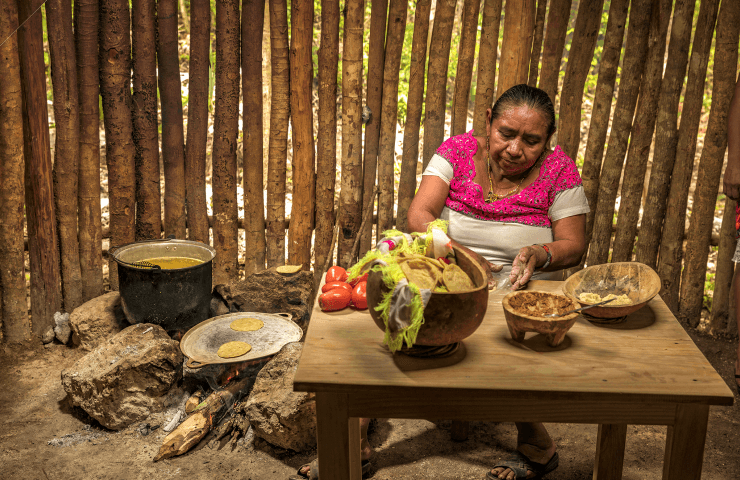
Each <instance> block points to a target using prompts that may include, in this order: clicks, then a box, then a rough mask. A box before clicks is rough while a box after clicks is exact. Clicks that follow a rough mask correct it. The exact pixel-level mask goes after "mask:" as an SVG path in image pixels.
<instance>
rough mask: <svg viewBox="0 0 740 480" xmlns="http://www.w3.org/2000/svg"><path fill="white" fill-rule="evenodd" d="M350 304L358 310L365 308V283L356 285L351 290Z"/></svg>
mask: <svg viewBox="0 0 740 480" xmlns="http://www.w3.org/2000/svg"><path fill="white" fill-rule="evenodd" d="M352 304H353V305H354V306H355V308H356V309H358V310H365V309H366V308H367V282H360V283H358V284H357V285H356V286H355V288H354V289H353V290H352Z"/></svg>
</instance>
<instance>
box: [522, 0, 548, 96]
mask: <svg viewBox="0 0 740 480" xmlns="http://www.w3.org/2000/svg"><path fill="white" fill-rule="evenodd" d="M546 14H547V0H538V2H537V13H536V14H535V16H534V39H533V40H532V55H531V57H530V58H529V76H528V77H527V78H528V80H527V85H529V86H530V87H536V86H537V75H538V74H539V68H540V56H541V54H542V39H543V37H544V36H545V15H546Z"/></svg>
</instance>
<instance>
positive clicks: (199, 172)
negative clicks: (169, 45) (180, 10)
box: [185, 0, 262, 243]
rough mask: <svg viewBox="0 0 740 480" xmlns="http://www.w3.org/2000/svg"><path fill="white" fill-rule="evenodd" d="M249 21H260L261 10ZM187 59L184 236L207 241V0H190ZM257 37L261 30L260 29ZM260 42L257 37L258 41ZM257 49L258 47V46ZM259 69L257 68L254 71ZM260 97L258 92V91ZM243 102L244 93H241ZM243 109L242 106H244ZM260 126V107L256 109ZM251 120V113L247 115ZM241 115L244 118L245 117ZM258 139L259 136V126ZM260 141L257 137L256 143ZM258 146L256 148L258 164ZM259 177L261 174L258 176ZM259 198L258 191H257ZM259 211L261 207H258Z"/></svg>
mask: <svg viewBox="0 0 740 480" xmlns="http://www.w3.org/2000/svg"><path fill="white" fill-rule="evenodd" d="M259 13H260V16H259V17H252V20H251V21H252V22H254V23H255V24H260V25H261V24H262V21H261V19H262V11H260V12H259ZM190 15H191V17H192V22H191V26H192V27H191V29H190V62H189V64H188V130H187V144H186V145H187V148H186V149H185V208H186V210H187V226H188V239H189V240H195V241H197V242H203V243H209V230H208V209H207V207H206V203H207V202H208V199H207V198H206V149H207V145H208V93H209V92H208V72H209V69H210V68H211V67H210V55H209V54H210V51H211V3H210V1H208V0H191V1H190ZM259 33H260V40H261V39H262V38H261V35H262V31H261V30H260V32H259ZM261 43H262V42H261V41H260V44H261ZM260 52H261V50H260ZM258 73H261V72H258ZM259 93H260V99H261V98H262V97H261V95H262V92H261V91H260V92H259ZM245 104H246V97H245ZM245 111H246V108H245ZM259 119H260V126H261V123H262V122H261V120H262V110H261V109H260V111H259ZM249 120H251V117H250V118H249ZM249 120H248V119H247V116H246V115H245V116H244V122H245V123H246V122H247V121H249ZM258 131H259V132H260V139H261V138H262V137H261V135H262V128H260V129H259V130H258ZM261 146H262V142H261V141H260V147H261ZM261 160H262V149H261V148H260V165H262V163H261ZM260 178H261V177H260ZM260 199H262V195H260ZM260 211H261V210H260Z"/></svg>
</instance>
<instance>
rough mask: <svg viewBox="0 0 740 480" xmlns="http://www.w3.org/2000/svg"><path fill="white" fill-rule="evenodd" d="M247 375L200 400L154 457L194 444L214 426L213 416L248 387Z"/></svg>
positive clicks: (178, 452) (172, 454) (180, 451)
mask: <svg viewBox="0 0 740 480" xmlns="http://www.w3.org/2000/svg"><path fill="white" fill-rule="evenodd" d="M249 380H250V379H249V377H247V378H244V379H243V380H239V381H238V382H233V383H230V384H228V385H227V386H226V387H225V388H223V389H222V390H219V391H217V392H213V393H212V394H210V395H209V396H208V397H207V398H206V399H205V400H204V401H203V402H201V403H200V404H199V405H198V406H197V407H196V409H195V411H194V412H193V414H192V415H190V416H189V417H188V418H187V419H185V421H184V422H182V423H181V424H180V425H179V426H178V427H177V428H176V429H175V430H173V431H172V432H171V433H170V434H169V435H167V436H166V437H165V439H164V442H163V443H162V446H161V447H160V448H159V452H158V453H157V455H156V456H155V457H154V461H155V462H157V461H159V460H162V459H164V458H170V457H176V456H178V455H182V454H183V453H186V452H187V451H188V450H190V449H191V448H193V447H194V446H196V445H197V444H198V443H199V442H200V441H201V440H202V439H203V438H204V437H205V436H206V435H207V434H208V433H209V432H210V431H211V430H212V429H213V427H214V418H217V417H218V415H219V414H220V413H222V411H224V410H225V409H227V408H228V406H229V405H230V404H231V403H232V402H233V400H234V398H235V397H237V395H238V394H239V392H241V391H242V390H244V389H245V388H247V387H249Z"/></svg>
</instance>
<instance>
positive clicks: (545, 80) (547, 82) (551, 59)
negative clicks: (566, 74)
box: [537, 0, 621, 103]
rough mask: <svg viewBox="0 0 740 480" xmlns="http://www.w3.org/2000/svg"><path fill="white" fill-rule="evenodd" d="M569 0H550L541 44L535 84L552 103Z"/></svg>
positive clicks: (563, 41) (563, 43)
mask: <svg viewBox="0 0 740 480" xmlns="http://www.w3.org/2000/svg"><path fill="white" fill-rule="evenodd" d="M571 1H572V0H550V8H549V12H548V14H547V27H546V30H545V42H544V44H543V46H542V73H541V74H540V81H539V84H538V85H537V86H538V87H539V88H541V89H542V90H544V91H545V92H547V94H548V95H549V96H550V99H551V100H552V101H553V103H555V100H556V97H557V93H558V75H559V72H560V63H561V62H562V60H563V49H564V48H565V35H566V33H567V31H568V19H569V18H570V6H571ZM617 1H618V0H617ZM620 49H621V45H620Z"/></svg>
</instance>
